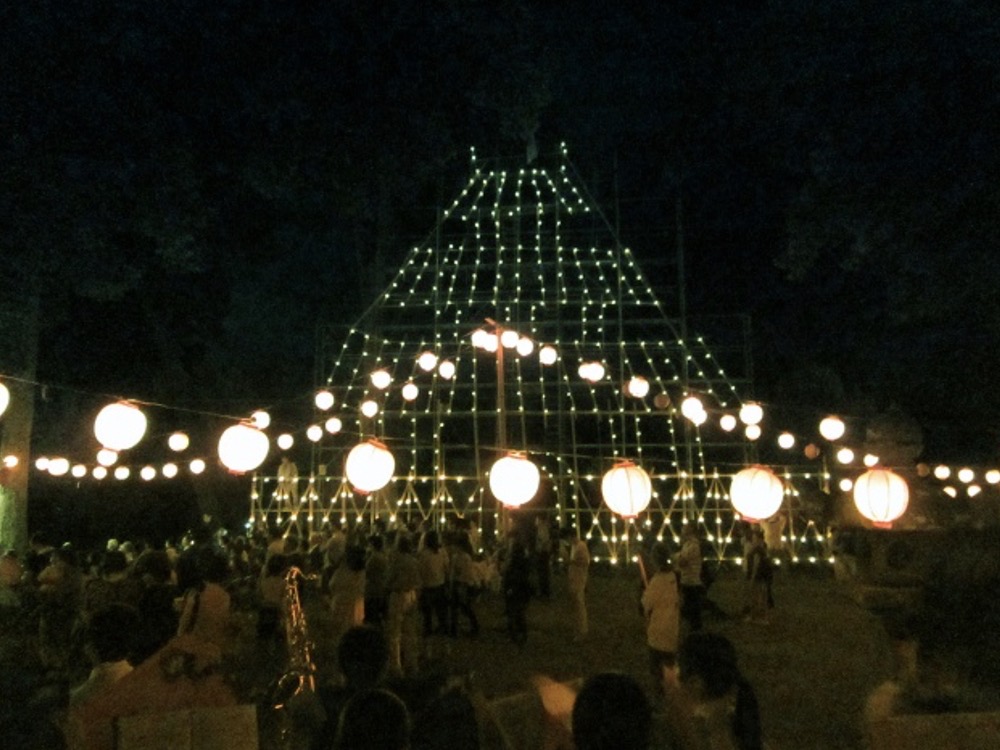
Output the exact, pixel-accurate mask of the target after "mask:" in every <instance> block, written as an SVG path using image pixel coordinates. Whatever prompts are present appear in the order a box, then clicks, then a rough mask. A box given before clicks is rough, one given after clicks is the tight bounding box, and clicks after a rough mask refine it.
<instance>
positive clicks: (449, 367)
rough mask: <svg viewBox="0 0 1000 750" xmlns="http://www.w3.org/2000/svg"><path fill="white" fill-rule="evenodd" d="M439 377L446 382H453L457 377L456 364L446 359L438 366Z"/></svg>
mask: <svg viewBox="0 0 1000 750" xmlns="http://www.w3.org/2000/svg"><path fill="white" fill-rule="evenodd" d="M438 375H440V376H441V377H442V378H444V379H445V380H451V379H452V378H453V377H455V363H454V362H452V361H451V360H450V359H446V360H444V361H442V362H441V364H439V365H438Z"/></svg>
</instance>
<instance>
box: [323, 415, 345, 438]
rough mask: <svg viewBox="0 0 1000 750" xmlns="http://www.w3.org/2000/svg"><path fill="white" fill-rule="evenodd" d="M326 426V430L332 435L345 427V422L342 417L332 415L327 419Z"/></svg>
mask: <svg viewBox="0 0 1000 750" xmlns="http://www.w3.org/2000/svg"><path fill="white" fill-rule="evenodd" d="M324 427H325V428H326V431H327V432H329V433H330V434H331V435H336V434H337V433H338V432H340V431H341V430H342V429H344V422H343V421H342V420H341V419H340V417H330V418H329V419H328V420H326V424H325V425H324Z"/></svg>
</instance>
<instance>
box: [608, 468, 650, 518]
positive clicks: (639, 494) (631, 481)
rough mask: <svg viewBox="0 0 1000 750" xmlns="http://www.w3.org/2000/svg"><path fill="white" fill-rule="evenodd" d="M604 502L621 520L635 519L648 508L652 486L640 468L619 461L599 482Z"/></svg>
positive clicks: (647, 476) (647, 475)
mask: <svg viewBox="0 0 1000 750" xmlns="http://www.w3.org/2000/svg"><path fill="white" fill-rule="evenodd" d="M601 494H602V495H603V496H604V502H606V503H607V504H608V507H609V508H611V510H613V511H614V512H615V513H617V514H618V515H620V516H622V517H623V518H635V517H636V516H637V515H639V514H640V513H642V512H643V511H644V510H646V508H647V507H649V501H650V499H652V497H653V485H652V483H651V482H650V480H649V474H647V473H646V472H645V471H644V470H643V469H642V467H640V466H636V465H635V464H634V463H632V462H631V461H621V462H619V463H617V464H615V466H614V467H613V468H612V469H611V470H610V471H608V472H607V473H606V474H605V475H604V478H603V479H602V480H601Z"/></svg>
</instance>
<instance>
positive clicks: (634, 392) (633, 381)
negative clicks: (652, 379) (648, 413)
mask: <svg viewBox="0 0 1000 750" xmlns="http://www.w3.org/2000/svg"><path fill="white" fill-rule="evenodd" d="M626 389H627V390H628V395H630V396H632V397H634V398H645V397H646V395H647V394H648V393H649V381H648V380H646V378H644V377H642V376H641V375H636V376H634V377H632V378H629V381H628V385H627V386H626Z"/></svg>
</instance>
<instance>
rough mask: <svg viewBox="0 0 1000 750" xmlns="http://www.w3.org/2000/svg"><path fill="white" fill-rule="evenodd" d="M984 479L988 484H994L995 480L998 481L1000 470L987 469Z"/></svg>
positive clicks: (999, 480) (999, 479)
mask: <svg viewBox="0 0 1000 750" xmlns="http://www.w3.org/2000/svg"><path fill="white" fill-rule="evenodd" d="M986 481H987V482H989V483H990V484H996V483H997V482H1000V471H997V470H996V469H990V470H989V471H987V472H986Z"/></svg>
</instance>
